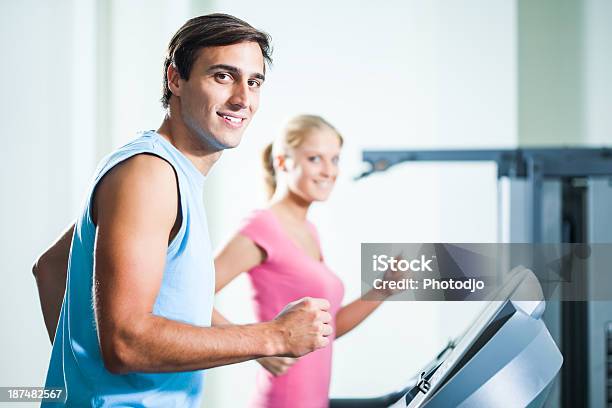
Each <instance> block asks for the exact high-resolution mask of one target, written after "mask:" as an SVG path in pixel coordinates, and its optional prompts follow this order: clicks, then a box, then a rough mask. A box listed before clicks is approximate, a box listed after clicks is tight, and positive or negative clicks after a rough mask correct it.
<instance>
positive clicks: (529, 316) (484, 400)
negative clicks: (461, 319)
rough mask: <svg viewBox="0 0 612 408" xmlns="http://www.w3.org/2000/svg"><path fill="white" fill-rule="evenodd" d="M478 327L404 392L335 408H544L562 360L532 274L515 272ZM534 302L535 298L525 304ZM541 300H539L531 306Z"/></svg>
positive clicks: (337, 402)
mask: <svg viewBox="0 0 612 408" xmlns="http://www.w3.org/2000/svg"><path fill="white" fill-rule="evenodd" d="M508 277H509V279H508V280H507V283H506V284H505V285H504V286H503V287H502V288H501V289H500V291H499V292H498V293H496V294H495V296H494V297H492V298H493V299H505V300H503V301H501V300H495V301H490V302H489V303H488V304H487V306H486V307H485V309H484V310H483V312H482V313H481V314H480V315H479V316H478V318H477V319H476V321H475V322H474V323H473V324H472V325H471V326H470V327H469V328H468V329H467V330H466V331H465V332H464V333H463V334H462V335H461V336H459V337H458V338H457V339H456V340H455V341H452V342H450V343H449V344H448V345H447V346H446V347H445V348H444V350H442V352H440V353H439V354H438V355H437V356H436V357H435V358H434V359H433V361H432V362H431V363H429V364H428V365H427V366H426V367H425V368H424V369H422V370H420V371H419V373H418V374H417V375H416V376H414V377H413V378H412V379H410V380H409V381H408V384H407V386H406V387H405V388H404V389H402V390H399V391H396V392H392V393H390V394H387V395H383V396H380V397H376V398H352V399H342V398H336V399H331V401H330V408H349V407H351V408H377V407H392V408H421V407H423V408H447V407H487V408H490V407H504V408H508V407H521V408H523V407H529V408H535V407H542V406H543V405H544V403H545V402H546V397H547V395H548V391H549V389H550V386H551V384H552V383H553V380H554V379H555V376H556V375H557V373H558V371H559V369H560V368H561V365H562V363H563V357H562V356H561V353H560V351H559V349H558V347H557V345H556V343H555V342H554V340H553V339H552V337H551V335H550V333H549V332H548V329H547V328H546V326H545V324H544V322H543V321H542V319H541V318H542V314H543V313H544V309H545V301H544V299H543V296H542V291H541V287H540V285H539V283H538V280H537V278H536V277H535V275H534V274H533V272H532V271H530V270H529V269H526V268H524V267H521V266H519V267H517V268H514V269H513V270H512V271H510V273H509V274H508ZM524 299H530V300H524ZM532 299H539V300H532Z"/></svg>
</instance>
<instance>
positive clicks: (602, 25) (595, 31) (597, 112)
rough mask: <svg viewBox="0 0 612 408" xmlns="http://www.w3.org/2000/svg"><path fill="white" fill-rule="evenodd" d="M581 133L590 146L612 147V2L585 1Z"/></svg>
mask: <svg viewBox="0 0 612 408" xmlns="http://www.w3.org/2000/svg"><path fill="white" fill-rule="evenodd" d="M582 18H583V21H584V23H583V26H584V30H585V31H584V49H583V54H582V61H583V64H584V70H583V72H584V97H583V99H584V131H585V137H584V139H585V141H586V142H587V143H588V144H591V145H599V146H600V145H607V146H610V145H612V120H611V113H612V81H610V72H612V40H611V38H612V23H611V22H612V2H611V1H608V0H585V1H584V11H583V15H582Z"/></svg>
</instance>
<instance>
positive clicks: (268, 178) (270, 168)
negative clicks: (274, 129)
mask: <svg viewBox="0 0 612 408" xmlns="http://www.w3.org/2000/svg"><path fill="white" fill-rule="evenodd" d="M261 162H262V164H263V168H264V182H265V184H266V191H267V193H268V198H271V197H272V195H273V194H274V191H275V190H276V172H275V171H274V158H273V157H272V143H269V144H268V145H267V146H266V148H265V149H264V151H263V154H262V156H261Z"/></svg>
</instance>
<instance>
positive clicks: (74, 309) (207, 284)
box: [42, 131, 215, 408]
mask: <svg viewBox="0 0 612 408" xmlns="http://www.w3.org/2000/svg"><path fill="white" fill-rule="evenodd" d="M140 153H149V154H153V155H156V156H159V157H161V158H163V159H164V160H166V161H167V162H168V163H170V164H171V165H172V167H174V170H175V172H176V174H177V176H178V186H179V193H180V206H181V211H182V223H181V228H180V230H179V232H178V234H177V235H176V237H175V238H174V239H173V240H172V241H171V243H170V245H169V246H168V250H167V253H166V266H165V269H164V275H163V280H162V284H161V288H160V290H159V294H158V296H157V299H156V301H155V305H154V308H153V313H154V314H155V315H158V316H163V317H165V318H168V319H172V320H177V321H181V322H184V323H189V324H193V325H197V326H210V319H211V314H212V307H213V296H214V290H215V281H214V279H215V273H214V264H213V256H212V250H211V244H210V239H209V236H208V226H207V221H206V214H205V212H204V205H203V197H202V193H203V187H204V176H203V175H202V173H200V172H199V171H198V169H197V168H196V167H195V166H194V165H193V163H191V162H190V161H189V159H187V158H186V157H185V156H184V155H183V154H182V153H181V152H180V151H179V150H177V149H176V148H175V147H174V146H173V145H172V144H171V143H170V142H168V141H167V140H166V139H164V138H163V137H162V136H160V135H159V134H157V133H155V132H154V131H147V132H144V133H142V134H141V135H140V137H139V138H137V139H135V140H134V141H132V142H131V143H128V144H127V145H125V146H123V147H121V148H120V149H119V150H117V151H116V152H114V153H112V154H111V155H109V156H108V157H106V158H105V159H104V160H102V162H101V164H100V166H99V168H98V170H97V171H96V174H95V178H94V181H93V183H92V185H91V186H90V188H89V193H88V195H87V200H86V203H85V206H84V207H85V208H84V210H83V213H82V214H81V215H80V217H79V219H78V220H77V222H76V227H75V232H74V236H73V238H72V247H71V250H70V259H69V261H68V277H67V282H66V294H65V296H64V302H63V304H62V309H61V312H60V319H59V323H58V327H57V331H56V334H55V341H54V343H53V350H52V352H51V361H50V363H49V370H48V373H47V381H46V386H47V387H64V388H65V389H66V392H67V401H66V406H71V407H165V408H167V407H199V405H200V399H201V394H202V390H203V385H204V384H203V383H204V373H203V371H189V372H178V373H159V374H150V373H149V374H147V373H132V374H126V375H116V374H111V373H110V372H109V371H107V370H106V369H105V368H104V364H103V362H102V358H101V354H100V347H99V345H98V337H97V329H96V325H95V318H94V309H93V300H92V276H93V250H94V238H95V232H96V228H95V225H94V224H93V222H92V218H91V211H90V210H91V205H92V202H91V198H92V193H93V191H94V188H95V186H96V185H97V184H98V182H99V181H100V180H101V178H102V177H103V176H104V175H105V174H106V173H107V172H108V171H109V170H110V169H112V168H113V167H114V166H116V165H117V164H118V163H120V162H122V161H124V160H126V159H129V158H130V157H132V156H134V155H137V154H140ZM42 406H57V405H55V404H43V405H42ZM60 406H61V405H60Z"/></svg>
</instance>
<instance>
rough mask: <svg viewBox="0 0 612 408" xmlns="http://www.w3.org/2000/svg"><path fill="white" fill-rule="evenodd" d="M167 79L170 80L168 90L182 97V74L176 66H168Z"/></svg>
mask: <svg viewBox="0 0 612 408" xmlns="http://www.w3.org/2000/svg"><path fill="white" fill-rule="evenodd" d="M166 78H168V89H170V92H172V94H173V95H174V96H181V80H182V78H181V74H179V72H178V70H177V69H176V67H175V66H174V64H170V65H168V69H167V70H166Z"/></svg>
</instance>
